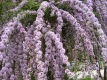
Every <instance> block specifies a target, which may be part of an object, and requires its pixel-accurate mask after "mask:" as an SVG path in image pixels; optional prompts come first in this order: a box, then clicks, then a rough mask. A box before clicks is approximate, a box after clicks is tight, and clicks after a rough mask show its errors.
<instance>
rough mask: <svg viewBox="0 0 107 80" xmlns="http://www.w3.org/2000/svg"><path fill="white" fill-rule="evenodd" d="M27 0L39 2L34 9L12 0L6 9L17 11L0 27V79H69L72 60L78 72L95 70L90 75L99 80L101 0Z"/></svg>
mask: <svg viewBox="0 0 107 80" xmlns="http://www.w3.org/2000/svg"><path fill="white" fill-rule="evenodd" d="M31 1H33V2H38V4H40V6H39V8H38V9H37V10H36V9H35V10H32V9H31V10H30V9H29V10H21V9H22V8H23V7H24V6H25V5H26V6H27V3H28V2H29V0H22V2H20V0H12V3H14V4H15V3H17V2H20V3H19V5H18V6H16V7H15V8H13V9H10V10H9V12H12V13H15V12H17V16H16V17H15V16H14V17H13V19H11V20H10V21H8V22H7V23H6V24H4V25H3V27H2V29H1V31H0V80H70V79H71V78H73V77H74V76H75V74H74V73H73V71H74V70H72V69H71V68H72V65H71V64H72V62H75V63H84V64H83V66H82V68H81V69H80V70H81V71H83V77H85V72H86V71H87V72H88V74H89V75H90V74H92V71H91V70H96V71H97V74H96V75H94V74H93V75H94V77H95V78H96V79H97V80H102V77H101V74H100V67H101V64H100V62H101V61H102V62H104V67H107V32H106V30H107V28H106V26H107V22H106V20H107V19H106V18H107V12H106V10H107V1H106V0H99V1H97V0H85V1H84V0H49V1H48V0H47V1H42V0H40V1H39V0H31ZM35 5H36V4H35ZM31 8H32V6H31ZM96 13H97V15H96ZM27 15H35V20H34V21H33V23H30V22H29V23H30V24H29V23H28V26H26V25H25V24H24V23H23V20H24V19H25V18H27V17H26V16H27ZM27 19H28V20H29V19H30V17H29V18H27ZM70 36H72V39H71V38H70ZM68 42H70V43H68ZM72 42H74V43H73V44H72ZM69 51H70V52H69ZM70 55H71V56H70ZM71 58H72V59H71ZM78 66H79V65H78ZM66 75H67V76H66ZM66 77H68V78H66ZM105 80H106V78H105Z"/></svg>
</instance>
